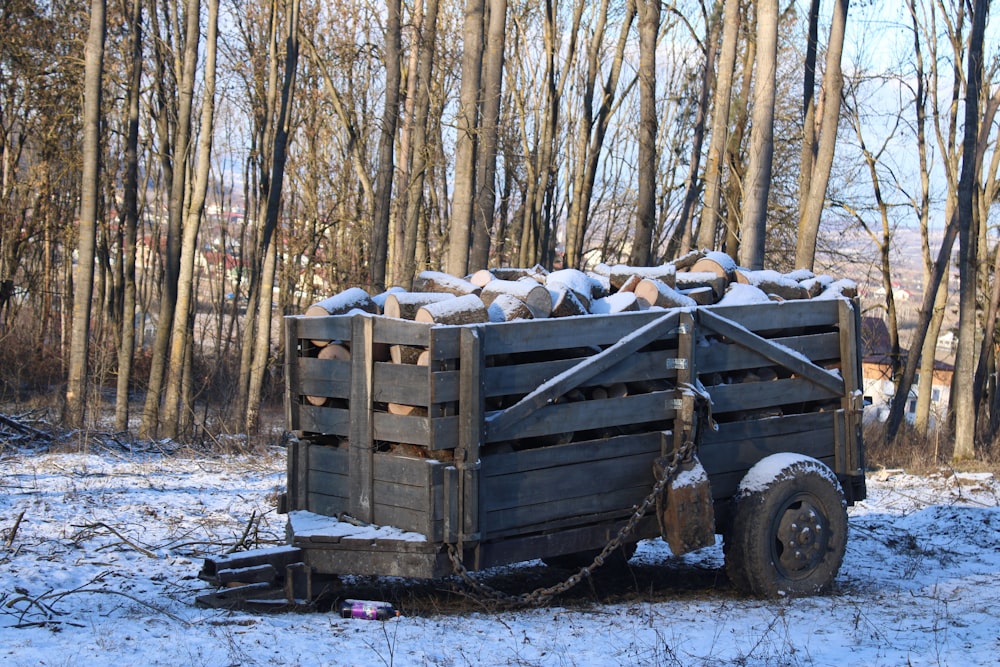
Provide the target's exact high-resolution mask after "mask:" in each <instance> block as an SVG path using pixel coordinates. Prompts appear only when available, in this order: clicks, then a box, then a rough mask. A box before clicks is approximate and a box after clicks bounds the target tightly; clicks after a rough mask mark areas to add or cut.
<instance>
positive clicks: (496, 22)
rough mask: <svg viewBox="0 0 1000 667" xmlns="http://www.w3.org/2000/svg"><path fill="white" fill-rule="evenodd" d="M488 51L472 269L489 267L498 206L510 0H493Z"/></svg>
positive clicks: (478, 147) (487, 32) (484, 81)
mask: <svg viewBox="0 0 1000 667" xmlns="http://www.w3.org/2000/svg"><path fill="white" fill-rule="evenodd" d="M488 8H489V12H488V14H489V19H488V28H487V31H486V51H485V58H484V61H483V77H482V78H483V81H482V85H483V99H482V103H481V104H482V106H481V108H480V119H479V132H478V135H477V136H478V137H479V142H478V145H477V150H476V158H477V166H476V191H475V203H474V205H473V213H472V217H473V236H472V254H471V255H470V258H469V269H470V270H471V269H481V268H486V267H487V266H489V263H490V262H489V256H490V240H491V236H492V233H493V212H494V209H495V208H496V173H497V148H498V143H499V142H498V136H499V129H500V96H501V94H502V92H503V63H504V50H503V46H504V38H505V32H506V24H507V0H489V6H488Z"/></svg>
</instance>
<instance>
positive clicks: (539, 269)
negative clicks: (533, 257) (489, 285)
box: [484, 264, 548, 287]
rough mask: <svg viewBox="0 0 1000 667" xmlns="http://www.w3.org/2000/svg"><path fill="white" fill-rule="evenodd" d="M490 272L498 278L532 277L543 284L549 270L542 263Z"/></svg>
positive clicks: (516, 278)
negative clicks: (528, 267)
mask: <svg viewBox="0 0 1000 667" xmlns="http://www.w3.org/2000/svg"><path fill="white" fill-rule="evenodd" d="M490 273H491V274H492V275H493V278H495V279H496V280H519V279H521V278H531V279H532V280H534V281H535V282H537V283H540V284H541V283H544V282H545V275H546V274H547V273H548V271H547V270H546V269H545V267H543V266H541V265H540V264H536V265H535V266H533V267H531V268H530V269H526V268H517V267H502V268H497V269H490ZM484 287H485V285H484Z"/></svg>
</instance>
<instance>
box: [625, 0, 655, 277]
mask: <svg viewBox="0 0 1000 667" xmlns="http://www.w3.org/2000/svg"><path fill="white" fill-rule="evenodd" d="M635 2H636V7H637V8H638V12H637V13H638V16H639V139H638V142H637V143H638V170H637V173H636V178H637V179H638V184H637V189H638V201H637V206H636V215H635V234H634V236H633V239H632V252H631V253H630V256H629V261H630V262H631V263H632V264H634V265H636V266H644V265H646V264H649V263H650V260H651V259H652V245H653V226H654V225H655V224H656V168H657V157H656V130H657V122H656V117H657V111H656V43H657V37H658V35H659V32H660V2H659V0H635Z"/></svg>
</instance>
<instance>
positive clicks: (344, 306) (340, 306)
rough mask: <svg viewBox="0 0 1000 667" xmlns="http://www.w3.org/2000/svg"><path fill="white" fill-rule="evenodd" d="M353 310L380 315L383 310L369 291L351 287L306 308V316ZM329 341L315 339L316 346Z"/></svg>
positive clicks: (346, 312) (328, 314) (321, 345)
mask: <svg viewBox="0 0 1000 667" xmlns="http://www.w3.org/2000/svg"><path fill="white" fill-rule="evenodd" d="M351 312H359V313H370V314H372V315H379V314H380V313H381V312H382V311H381V309H380V308H379V307H378V304H376V303H375V302H374V301H373V300H372V298H371V297H370V296H368V292H366V291H365V290H363V289H361V288H360V287H351V288H348V289H346V290H344V291H343V292H339V293H338V294H334V295H333V296H331V297H327V298H325V299H323V300H322V301H318V302H316V303H314V304H313V305H311V306H309V307H308V308H306V312H305V316H306V317H328V316H330V315H347V314H349V313H351ZM328 342H329V341H326V340H313V341H312V344H313V345H315V346H316V347H323V346H324V345H326V344H327V343H328Z"/></svg>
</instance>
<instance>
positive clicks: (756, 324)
mask: <svg viewBox="0 0 1000 667" xmlns="http://www.w3.org/2000/svg"><path fill="white" fill-rule="evenodd" d="M706 311H710V312H712V313H714V314H716V315H718V316H720V317H723V318H725V319H727V320H730V321H733V322H738V323H739V324H740V326H742V327H744V328H745V329H748V330H750V331H755V332H757V333H764V332H768V331H782V330H786V331H787V330H795V329H801V328H811V327H818V326H832V325H835V324H836V323H837V304H836V303H835V300H834V299H802V300H794V301H785V302H782V303H755V304H747V305H740V306H705V307H703V308H699V309H698V312H699V313H702V312H706ZM785 335H787V334H785Z"/></svg>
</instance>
